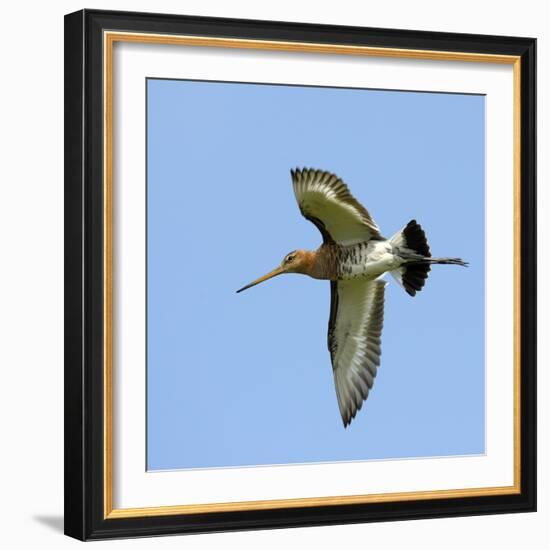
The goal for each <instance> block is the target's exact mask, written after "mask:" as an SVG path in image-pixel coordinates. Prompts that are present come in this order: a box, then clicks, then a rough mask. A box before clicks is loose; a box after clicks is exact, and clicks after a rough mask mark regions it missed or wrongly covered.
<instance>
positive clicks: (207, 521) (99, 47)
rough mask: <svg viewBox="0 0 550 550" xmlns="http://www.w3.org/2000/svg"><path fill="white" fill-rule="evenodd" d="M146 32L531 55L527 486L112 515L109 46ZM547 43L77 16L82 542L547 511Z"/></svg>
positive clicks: (74, 357) (75, 425) (68, 302)
mask: <svg viewBox="0 0 550 550" xmlns="http://www.w3.org/2000/svg"><path fill="white" fill-rule="evenodd" d="M104 30H111V31H134V32H144V33H168V34H185V35H199V36H215V37H225V38H248V39H264V40H283V41H296V42H315V43H327V44H344V45H361V46H377V47H391V48H405V49H420V50H437V51H460V52H475V53H486V54H507V55H517V56H521V182H522V183H521V258H522V262H521V389H520V398H521V411H520V414H521V464H522V468H521V487H522V490H521V493H520V494H516V495H502V496H486V497H485V496H481V497H466V498H446V499H436V500H415V501H405V502H389V503H369V504H349V505H348V504H346V505H331V506H312V507H308V508H285V509H274V510H250V511H241V512H220V513H202V514H192V515H175V516H157V517H139V518H124V519H122V518H120V519H104V517H103V516H104V514H103V496H104V494H103V491H104V486H103V207H102V205H103V105H102V100H103V57H102V56H103V44H102V33H103V31H104ZM535 64H536V40H535V39H533V38H515V37H502V36H484V35H471V34H452V33H435V32H425V31H408V30H407V31H405V30H395V29H377V28H359V27H342V26H329V25H313V24H303V23H283V22H271V21H248V20H238V19H218V18H207V17H194V16H193V17H189V16H180V15H163V14H150V13H134V12H113V11H99V10H82V11H79V12H75V13H72V14H69V15H66V16H65V533H66V534H67V535H69V536H72V537H75V538H77V539H80V540H91V539H106V538H121V537H139V536H153V535H164V534H175V533H202V532H211V531H233V530H242V529H265V528H280V527H292V526H313V525H332V524H343V523H359V522H367V521H384V520H397V519H415V518H436V517H450V516H466V515H479V514H494V513H509V512H528V511H535V510H536V202H535V201H536V172H535V167H536V125H535V109H536V74H535V73H536V67H535Z"/></svg>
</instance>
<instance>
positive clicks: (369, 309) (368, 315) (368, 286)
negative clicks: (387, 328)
mask: <svg viewBox="0 0 550 550" xmlns="http://www.w3.org/2000/svg"><path fill="white" fill-rule="evenodd" d="M386 284H387V283H386V282H385V281H382V280H379V279H377V280H373V281H365V280H357V279H356V280H347V281H337V282H334V281H333V282H331V312H330V319H329V329H328V348H329V351H330V355H331V359H332V369H333V374H334V384H335V386H336V396H337V399H338V407H339V408H340V414H341V415H342V421H343V422H344V426H347V425H348V424H349V423H350V422H351V421H352V419H353V418H354V417H355V415H356V414H357V411H358V410H360V409H361V407H362V405H363V402H364V401H365V399H367V397H368V395H369V391H370V390H371V388H372V386H373V384H374V378H375V377H376V373H377V369H378V366H379V365H380V355H381V348H380V338H381V334H382V325H383V321H384V289H385V286H386Z"/></svg>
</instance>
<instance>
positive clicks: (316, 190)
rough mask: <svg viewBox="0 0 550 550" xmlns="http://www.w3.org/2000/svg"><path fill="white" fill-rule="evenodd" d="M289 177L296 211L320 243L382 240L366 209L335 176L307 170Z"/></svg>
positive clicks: (348, 243) (352, 242) (292, 171)
mask: <svg viewBox="0 0 550 550" xmlns="http://www.w3.org/2000/svg"><path fill="white" fill-rule="evenodd" d="M290 173H291V176H292V184H293V187H294V194H295V195H296V200H297V202H298V206H299V207H300V211H301V213H302V215H303V216H304V217H305V218H307V219H308V220H309V221H311V222H312V223H314V224H315V226H316V227H317V228H318V229H319V231H320V232H321V234H322V236H323V240H324V242H331V241H332V242H336V243H339V244H342V245H351V244H355V243H359V242H365V241H369V240H371V239H382V236H381V235H380V230H379V229H378V226H377V225H376V223H375V222H374V220H373V219H372V217H371V215H370V214H369V213H368V211H367V209H366V208H365V207H364V206H363V205H361V204H360V203H359V202H358V201H357V200H356V199H355V197H353V195H352V194H351V193H350V191H349V189H348V186H347V185H346V184H345V183H344V182H343V181H342V180H341V179H340V178H339V177H338V176H336V175H334V174H331V173H330V172H323V171H321V170H313V169H308V168H304V169H303V170H299V169H297V170H291V172H290Z"/></svg>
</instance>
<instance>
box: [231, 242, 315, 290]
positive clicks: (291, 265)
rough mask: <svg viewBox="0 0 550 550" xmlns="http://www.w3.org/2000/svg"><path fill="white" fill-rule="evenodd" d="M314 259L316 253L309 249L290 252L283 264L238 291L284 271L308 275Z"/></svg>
mask: <svg viewBox="0 0 550 550" xmlns="http://www.w3.org/2000/svg"><path fill="white" fill-rule="evenodd" d="M313 260H314V253H313V252H310V251H308V250H294V251H293V252H289V253H288V254H287V255H286V256H285V257H284V258H283V261H282V262H281V265H279V266H278V267H276V268H275V269H274V270H273V271H270V272H269V273H267V274H266V275H264V276H263V277H260V278H259V279H256V280H255V281H252V282H251V283H249V284H247V285H246V286H243V287H242V288H240V289H239V290H237V292H242V291H243V290H246V289H247V288H250V287H252V286H255V285H258V284H260V283H263V282H264V281H267V280H268V279H271V278H272V277H276V276H277V275H282V274H283V273H303V274H306V275H307V274H308V273H309V272H310V270H311V266H312V261H313Z"/></svg>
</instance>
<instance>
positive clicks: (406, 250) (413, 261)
mask: <svg viewBox="0 0 550 550" xmlns="http://www.w3.org/2000/svg"><path fill="white" fill-rule="evenodd" d="M390 242H391V244H392V245H393V246H394V247H395V248H396V250H397V253H398V254H399V256H400V257H402V258H403V259H404V260H405V263H404V264H403V265H402V266H401V267H399V268H398V269H395V270H394V271H391V272H390V273H391V274H392V275H393V277H394V278H395V280H396V281H397V282H398V283H399V284H400V285H401V286H402V287H403V288H404V289H405V291H406V292H407V293H408V294H410V295H411V296H414V295H415V294H416V293H417V292H419V291H420V290H422V288H423V287H424V284H425V283H426V279H427V278H428V273H429V272H430V269H431V265H433V264H447V265H462V266H466V265H468V264H467V262H465V261H464V260H461V259H460V258H432V254H431V252H430V247H429V246H428V240H427V239H426V233H424V230H423V229H422V227H420V224H418V223H417V222H416V220H411V221H410V222H409V223H408V224H407V225H406V226H405V227H404V228H403V229H402V230H401V231H399V232H398V233H396V234H395V235H394V236H393V237H392V238H391V239H390Z"/></svg>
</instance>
